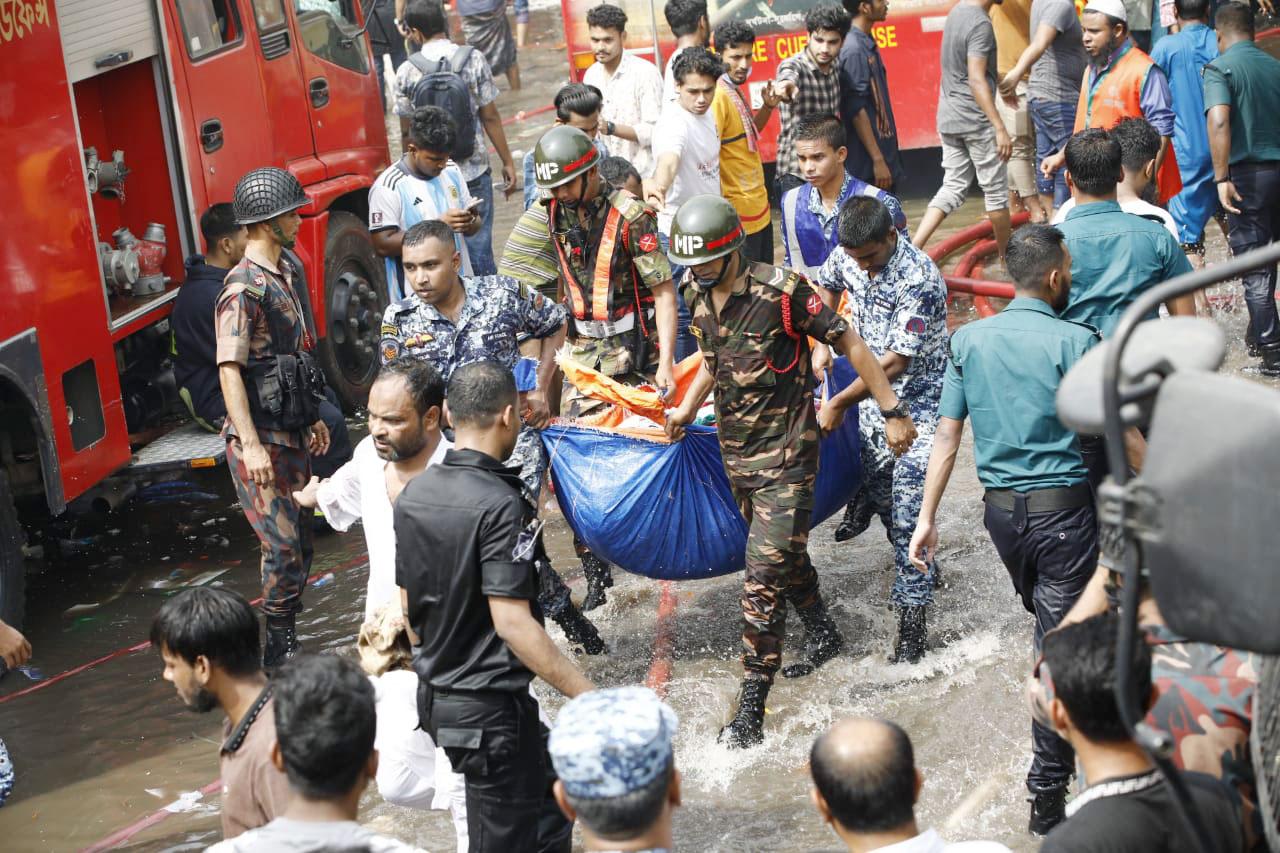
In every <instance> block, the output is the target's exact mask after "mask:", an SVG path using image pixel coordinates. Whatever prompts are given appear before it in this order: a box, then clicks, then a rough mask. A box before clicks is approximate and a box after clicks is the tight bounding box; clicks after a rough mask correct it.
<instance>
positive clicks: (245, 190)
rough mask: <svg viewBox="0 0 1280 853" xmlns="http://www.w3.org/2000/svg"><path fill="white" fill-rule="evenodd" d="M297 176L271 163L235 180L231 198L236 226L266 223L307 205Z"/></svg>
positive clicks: (305, 196) (306, 199) (305, 195)
mask: <svg viewBox="0 0 1280 853" xmlns="http://www.w3.org/2000/svg"><path fill="white" fill-rule="evenodd" d="M308 201H309V199H308V198H307V194H306V193H305V192H303V191H302V184H300V183H298V179H297V178H295V177H294V176H293V175H291V174H290V173H289V172H286V171H285V170H284V169H278V168H276V167H275V166H267V167H265V168H262V169H254V170H253V171H252V172H249V173H248V174H247V175H245V176H244V177H243V178H241V179H240V180H239V181H238V182H237V183H236V194H235V197H234V199H233V200H232V207H233V209H234V211H235V216H236V224H237V225H253V224H254V223H255V222H266V221H267V220H268V219H275V218H276V217H277V216H280V215H281V214H284V213H288V212H289V211H291V210H297V209H298V208H300V207H302V206H304V205H305V204H307V202H308Z"/></svg>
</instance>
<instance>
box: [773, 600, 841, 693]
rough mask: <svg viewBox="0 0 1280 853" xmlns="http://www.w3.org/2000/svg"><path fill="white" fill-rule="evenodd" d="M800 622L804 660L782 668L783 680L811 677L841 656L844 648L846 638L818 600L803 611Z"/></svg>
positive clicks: (825, 607)
mask: <svg viewBox="0 0 1280 853" xmlns="http://www.w3.org/2000/svg"><path fill="white" fill-rule="evenodd" d="M799 613H800V622H801V624H803V625H804V645H803V647H802V648H803V649H804V651H803V652H801V657H803V658H804V660H802V661H799V662H797V663H793V664H791V665H790V666H786V667H783V668H782V677H783V678H799V677H801V676H804V675H809V674H810V673H812V672H813V671H814V670H815V669H817V668H818V667H820V666H822V665H823V664H824V663H826V662H827V661H829V660H831V659H832V658H834V657H835V656H836V655H838V654H840V650H841V649H843V648H844V637H842V636H840V629H839V628H837V627H836V623H835V620H834V619H832V618H831V614H830V613H828V612H827V605H826V603H824V602H823V601H822V599H818V603H817V604H816V605H814V606H813V607H810V608H809V609H808V610H801V611H799Z"/></svg>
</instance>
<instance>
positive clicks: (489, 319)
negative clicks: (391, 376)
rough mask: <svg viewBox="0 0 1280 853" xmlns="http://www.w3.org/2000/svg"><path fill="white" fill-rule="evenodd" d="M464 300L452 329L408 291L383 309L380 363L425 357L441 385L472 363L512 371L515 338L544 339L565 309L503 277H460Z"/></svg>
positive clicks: (561, 321) (557, 325) (516, 348)
mask: <svg viewBox="0 0 1280 853" xmlns="http://www.w3.org/2000/svg"><path fill="white" fill-rule="evenodd" d="M461 280H462V287H463V289H464V290H465V291H466V299H465V301H464V302H463V303H462V312H461V313H460V314H459V315H458V322H457V324H456V325H455V324H454V323H453V321H452V320H450V319H449V318H448V317H446V316H444V315H443V314H441V313H440V312H439V311H437V310H436V309H435V308H434V307H433V306H431V305H428V304H427V303H425V302H423V301H422V300H421V299H419V298H418V296H417V294H415V293H410V294H409V295H408V296H407V297H405V298H404V299H401V300H400V301H399V302H395V303H393V304H391V305H389V306H387V311H386V313H385V314H384V315H383V317H382V342H381V345H380V347H379V349H380V350H381V356H382V363H383V364H386V363H387V362H388V361H391V360H393V359H395V358H398V357H400V356H402V355H407V356H412V357H415V358H425V359H428V360H430V361H431V364H432V365H433V366H434V367H435V368H436V370H438V371H440V375H441V376H443V377H444V380H445V381H446V382H448V381H449V377H450V376H452V375H453V371H454V370H455V369H457V368H459V367H461V366H462V365H464V364H470V363H471V362H473V361H496V362H498V363H500V364H504V365H506V366H507V367H509V368H514V367H515V365H516V362H517V361H519V360H520V348H519V345H518V339H519V338H520V337H521V336H522V335H524V336H528V337H531V338H545V337H549V336H550V335H553V334H555V332H556V330H557V329H559V328H560V327H561V326H562V325H564V318H565V312H564V308H562V307H561V306H559V305H557V304H555V303H554V302H552V301H551V300H550V299H547V298H546V297H545V296H543V295H542V294H541V293H539V292H538V291H536V290H533V289H531V288H529V287H528V286H526V285H524V284H521V283H520V282H518V281H516V280H515V279H513V278H509V277H507V276H504V275H486V276H476V277H472V278H468V277H465V276H464V277H462V279H461Z"/></svg>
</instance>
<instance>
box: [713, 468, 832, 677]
mask: <svg viewBox="0 0 1280 853" xmlns="http://www.w3.org/2000/svg"><path fill="white" fill-rule="evenodd" d="M733 495H734V499H735V500H737V502H738V507H739V508H740V509H741V510H742V515H743V517H744V518H746V519H747V526H748V530H747V576H746V580H745V581H744V583H743V587H742V623H743V624H742V666H743V669H745V670H746V677H747V678H758V679H761V680H763V681H767V682H772V681H773V676H774V673H776V672H777V671H778V667H779V666H781V665H782V638H783V636H784V635H785V634H786V624H787V602H790V603H791V605H792V606H793V607H795V608H796V609H797V610H808V609H809V608H811V607H813V606H815V605H817V604H818V603H819V602H820V601H821V596H820V595H819V592H818V573H817V571H816V570H814V568H813V563H811V562H810V561H809V550H808V549H809V519H810V516H811V514H812V512H813V480H812V479H810V480H807V481H806V482H803V483H771V484H769V485H767V486H762V487H760V488H758V489H743V488H739V487H737V486H734V487H733Z"/></svg>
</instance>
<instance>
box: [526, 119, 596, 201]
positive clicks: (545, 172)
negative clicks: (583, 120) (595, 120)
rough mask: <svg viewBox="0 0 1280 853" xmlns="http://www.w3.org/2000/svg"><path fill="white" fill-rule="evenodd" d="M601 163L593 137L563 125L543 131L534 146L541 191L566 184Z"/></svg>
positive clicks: (534, 167)
mask: <svg viewBox="0 0 1280 853" xmlns="http://www.w3.org/2000/svg"><path fill="white" fill-rule="evenodd" d="M599 162H600V151H599V150H598V149H597V148H596V145H595V143H594V142H592V141H591V137H589V136H587V135H586V134H585V133H583V132H582V131H581V130H579V129H578V128H576V127H569V126H568V125H563V124H562V125H559V126H558V127H553V128H551V129H550V130H548V131H547V132H546V133H544V134H542V138H541V139H539V140H538V144H537V146H535V147H534V149H533V173H534V176H535V179H536V181H537V184H538V189H540V190H549V189H552V188H554V187H558V186H560V185H562V184H567V183H569V182H570V181H572V180H573V179H574V178H576V177H578V176H579V175H583V174H586V172H587V170H589V169H591V168H592V167H593V166H595V165H596V164H597V163H599Z"/></svg>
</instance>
